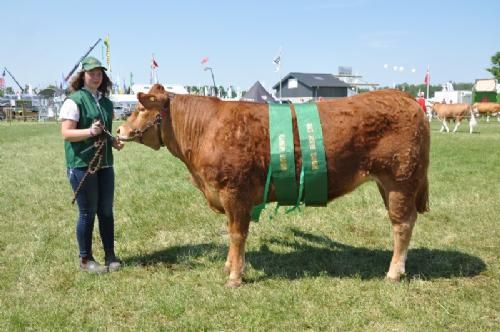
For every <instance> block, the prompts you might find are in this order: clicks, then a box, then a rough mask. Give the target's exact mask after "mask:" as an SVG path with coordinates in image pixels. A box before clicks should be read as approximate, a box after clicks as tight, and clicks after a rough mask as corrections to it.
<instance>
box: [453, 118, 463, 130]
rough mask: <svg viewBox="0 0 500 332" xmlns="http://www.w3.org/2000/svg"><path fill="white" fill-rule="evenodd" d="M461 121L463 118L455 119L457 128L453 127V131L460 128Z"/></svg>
mask: <svg viewBox="0 0 500 332" xmlns="http://www.w3.org/2000/svg"><path fill="white" fill-rule="evenodd" d="M460 123H461V120H455V129H453V132H456V131H457V130H458V127H459V126H460Z"/></svg>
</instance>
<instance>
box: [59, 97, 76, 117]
mask: <svg viewBox="0 0 500 332" xmlns="http://www.w3.org/2000/svg"><path fill="white" fill-rule="evenodd" d="M59 120H73V121H76V122H78V121H79V120H80V111H79V110H78V106H77V105H76V103H75V102H74V101H73V100H71V99H69V98H68V99H66V100H65V101H64V103H63V104H62V106H61V109H60V110H59Z"/></svg>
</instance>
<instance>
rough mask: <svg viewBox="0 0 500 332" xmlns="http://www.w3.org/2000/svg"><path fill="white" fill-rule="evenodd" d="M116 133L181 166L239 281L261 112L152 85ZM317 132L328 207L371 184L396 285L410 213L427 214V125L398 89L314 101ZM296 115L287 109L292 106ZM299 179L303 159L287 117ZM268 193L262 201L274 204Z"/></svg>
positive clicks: (264, 142) (260, 164)
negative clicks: (384, 219) (386, 231)
mask: <svg viewBox="0 0 500 332" xmlns="http://www.w3.org/2000/svg"><path fill="white" fill-rule="evenodd" d="M138 99H139V102H140V104H138V106H137V110H136V111H135V112H134V113H133V114H132V115H131V116H130V117H129V118H128V120H127V122H126V123H125V124H123V125H122V126H120V128H119V129H118V134H119V138H120V139H121V140H123V141H132V140H133V141H136V142H141V143H143V144H144V145H147V146H149V147H151V148H153V149H155V150H158V149H160V147H161V146H162V144H164V145H166V147H167V148H168V150H169V151H170V152H171V153H172V154H173V155H174V156H176V157H177V158H179V159H180V160H182V161H183V162H184V164H185V165H186V167H187V168H188V170H189V172H190V173H191V175H192V178H193V182H194V183H195V185H196V186H197V187H198V188H199V189H200V190H201V192H202V193H203V194H204V195H205V198H206V200H207V201H208V204H209V206H210V207H211V208H212V209H214V210H215V211H217V212H220V213H225V214H226V215H227V217H228V231H229V236H230V247H229V252H228V256H227V261H226V263H225V271H226V272H227V273H229V281H228V283H227V285H228V286H231V287H236V286H239V285H240V284H241V282H242V273H243V270H244V263H245V241H246V239H247V235H248V230H249V224H250V211H251V209H252V207H253V206H255V205H257V204H259V203H262V200H263V193H264V185H265V182H266V174H267V171H268V167H269V162H270V151H269V149H270V147H269V146H270V143H269V128H268V123H269V114H268V105H267V104H258V103H251V102H225V101H221V100H219V99H217V98H213V97H200V96H192V95H174V94H167V93H166V92H165V90H164V89H163V87H162V86H161V85H154V86H153V87H152V88H151V90H150V91H149V93H148V94H143V93H139V94H138ZM317 107H318V112H319V116H320V119H321V123H322V126H323V139H324V145H325V153H326V160H327V168H328V170H327V172H328V199H329V200H333V199H334V198H336V197H339V196H342V195H344V194H346V193H348V192H350V191H352V190H354V189H355V188H356V187H357V186H359V185H360V184H362V183H363V182H365V181H368V180H375V181H376V182H377V184H378V188H379V191H380V193H381V195H382V198H383V200H384V204H385V206H386V208H387V210H388V212H389V218H390V220H391V222H392V226H393V237H394V252H393V256H392V260H391V264H390V266H389V271H388V273H387V278H388V279H390V280H399V278H400V276H401V274H402V273H404V272H405V261H406V254H407V250H408V245H409V243H410V238H411V235H412V230H413V226H414V224H415V221H416V219H417V212H418V213H423V212H424V211H427V210H428V181H427V168H428V165H429V145H430V135H429V123H428V121H426V119H425V114H424V113H423V112H422V110H421V108H420V106H419V105H418V103H417V102H416V101H415V100H413V98H412V97H411V96H410V95H408V94H405V93H403V92H400V91H397V90H381V91H376V92H369V93H363V94H361V95H358V96H355V97H351V98H343V99H337V100H332V101H322V102H318V103H317ZM292 109H293V105H292ZM293 130H294V134H295V157H296V160H295V163H296V168H297V170H296V174H297V176H298V175H299V174H300V171H299V170H300V169H301V166H302V165H301V163H302V161H301V158H300V156H301V154H300V147H299V141H298V130H297V123H296V118H295V112H293ZM275 199H276V198H275V188H274V186H273V185H271V188H270V194H269V201H275Z"/></svg>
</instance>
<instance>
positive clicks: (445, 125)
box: [439, 119, 450, 133]
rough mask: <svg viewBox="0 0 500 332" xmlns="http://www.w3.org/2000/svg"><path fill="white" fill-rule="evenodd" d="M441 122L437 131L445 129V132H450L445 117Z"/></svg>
mask: <svg viewBox="0 0 500 332" xmlns="http://www.w3.org/2000/svg"><path fill="white" fill-rule="evenodd" d="M441 122H442V126H441V130H440V131H439V132H442V131H443V130H445V129H446V132H447V133H449V132H450V128H448V124H447V123H446V119H444V120H443V121H441Z"/></svg>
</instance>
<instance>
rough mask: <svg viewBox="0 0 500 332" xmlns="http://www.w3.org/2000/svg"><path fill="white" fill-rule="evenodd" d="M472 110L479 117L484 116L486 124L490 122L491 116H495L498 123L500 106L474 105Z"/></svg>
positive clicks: (490, 104) (488, 104)
mask: <svg viewBox="0 0 500 332" xmlns="http://www.w3.org/2000/svg"><path fill="white" fill-rule="evenodd" d="M472 109H473V110H474V111H475V112H477V113H478V114H479V115H486V122H489V121H490V116H491V115H496V116H497V120H498V121H500V104H499V103H489V102H488V103H474V104H473V105H472Z"/></svg>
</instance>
